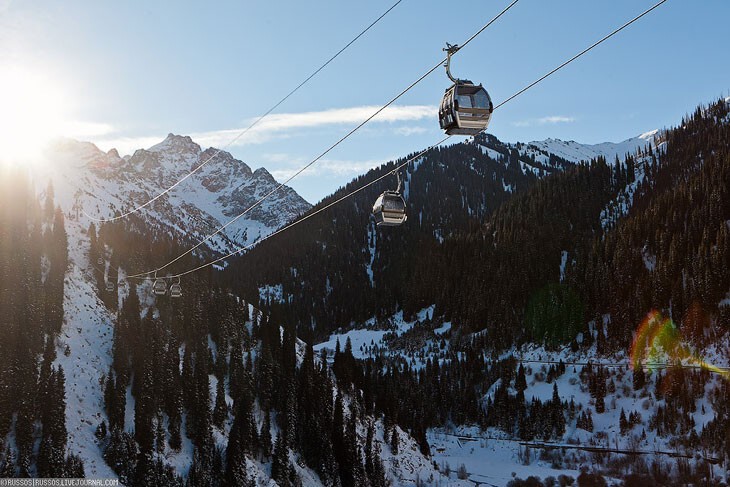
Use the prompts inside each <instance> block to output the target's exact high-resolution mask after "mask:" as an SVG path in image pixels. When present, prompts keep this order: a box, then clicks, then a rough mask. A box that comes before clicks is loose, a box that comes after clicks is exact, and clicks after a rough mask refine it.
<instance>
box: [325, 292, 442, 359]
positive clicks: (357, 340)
mask: <svg viewBox="0 0 730 487" xmlns="http://www.w3.org/2000/svg"><path fill="white" fill-rule="evenodd" d="M433 310H434V306H433V305H432V306H429V307H427V308H423V309H422V310H421V311H419V312H418V313H416V319H415V320H413V321H405V320H404V319H403V311H399V312H397V313H395V314H394V315H393V316H392V317H391V319H390V320H389V321H390V327H388V329H374V328H373V327H374V326H375V324H376V320H375V318H374V317H373V318H370V319H369V320H368V321H366V322H365V328H360V329H355V330H350V331H348V332H345V333H336V334H333V335H331V336H330V337H329V340H327V341H325V342H322V343H318V344H316V345H315V346H314V350H315V351H316V352H320V351H321V350H322V349H325V350H327V351H328V352H330V354H331V352H333V351H334V350H335V349H336V347H337V341H338V340H339V342H340V350H344V349H345V343H346V342H347V339H348V338H349V339H350V342H351V343H352V354H353V355H354V356H355V358H361V359H362V358H365V357H368V356H369V353H368V352H367V351H366V350H367V348H368V347H370V346H371V345H372V344H382V342H383V337H384V336H385V335H386V334H387V333H395V334H396V335H398V336H400V335H402V334H403V333H405V332H406V331H408V330H410V329H411V328H413V325H415V324H416V322H417V321H423V320H425V319H427V317H429V316H433ZM449 326H450V325H449ZM368 327H370V328H368ZM361 347H362V350H361Z"/></svg>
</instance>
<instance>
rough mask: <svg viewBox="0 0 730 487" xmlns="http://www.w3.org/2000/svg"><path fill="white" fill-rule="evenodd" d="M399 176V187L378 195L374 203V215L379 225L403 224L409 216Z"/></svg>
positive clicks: (393, 225) (392, 225)
mask: <svg viewBox="0 0 730 487" xmlns="http://www.w3.org/2000/svg"><path fill="white" fill-rule="evenodd" d="M397 176H398V189H397V190H395V191H385V192H384V193H383V194H381V195H380V196H378V199H376V200H375V204H374V205H373V216H375V222H376V223H377V224H378V226H384V227H395V226H398V225H401V224H403V223H404V222H405V221H406V220H407V219H408V216H407V215H406V201H405V200H404V199H403V196H401V179H400V173H398V174H397Z"/></svg>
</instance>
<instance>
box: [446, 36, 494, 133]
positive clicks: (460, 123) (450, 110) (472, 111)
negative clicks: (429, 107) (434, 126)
mask: <svg viewBox="0 0 730 487" xmlns="http://www.w3.org/2000/svg"><path fill="white" fill-rule="evenodd" d="M458 50H459V46H458V45H451V44H449V43H448V42H447V43H446V47H445V48H444V51H446V63H445V64H444V66H445V67H446V76H448V77H449V79H450V80H451V82H452V83H453V84H452V85H451V86H450V87H449V88H447V89H446V93H444V97H443V99H442V100H441V106H440V107H439V124H440V125H441V128H442V129H443V130H445V131H446V133H447V134H449V135H476V134H478V133H479V132H481V131H483V130H485V129H486V128H487V126H488V125H489V121H490V120H491V118H492V112H493V111H494V105H493V104H492V99H491V98H490V97H489V93H487V90H485V89H484V87H483V86H482V85H481V84H479V85H475V84H474V83H472V82H471V81H469V80H468V79H459V78H454V77H453V76H452V75H451V56H453V55H454V54H456V52H457V51H458Z"/></svg>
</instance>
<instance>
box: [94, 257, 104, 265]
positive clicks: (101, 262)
mask: <svg viewBox="0 0 730 487" xmlns="http://www.w3.org/2000/svg"><path fill="white" fill-rule="evenodd" d="M96 263H97V264H99V265H104V259H102V258H101V257H99V259H98V260H97V261H96Z"/></svg>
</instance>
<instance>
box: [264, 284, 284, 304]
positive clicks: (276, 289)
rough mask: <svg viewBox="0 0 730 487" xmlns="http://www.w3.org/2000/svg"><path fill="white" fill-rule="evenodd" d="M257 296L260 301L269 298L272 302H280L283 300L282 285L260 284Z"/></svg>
mask: <svg viewBox="0 0 730 487" xmlns="http://www.w3.org/2000/svg"><path fill="white" fill-rule="evenodd" d="M259 297H260V298H261V301H266V300H267V299H270V300H271V301H273V302H279V303H282V302H284V287H283V286H282V285H281V284H276V285H275V286H272V285H269V284H267V285H266V286H261V287H260V288H259Z"/></svg>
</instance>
